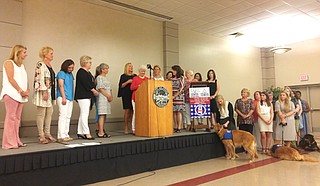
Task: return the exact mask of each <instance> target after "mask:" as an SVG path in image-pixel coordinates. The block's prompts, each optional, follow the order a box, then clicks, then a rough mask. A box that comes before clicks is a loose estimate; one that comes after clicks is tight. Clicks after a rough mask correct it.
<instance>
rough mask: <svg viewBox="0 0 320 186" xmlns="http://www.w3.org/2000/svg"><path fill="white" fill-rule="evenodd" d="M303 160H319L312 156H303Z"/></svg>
mask: <svg viewBox="0 0 320 186" xmlns="http://www.w3.org/2000/svg"><path fill="white" fill-rule="evenodd" d="M303 161H309V162H319V160H317V159H316V158H314V157H310V156H303Z"/></svg>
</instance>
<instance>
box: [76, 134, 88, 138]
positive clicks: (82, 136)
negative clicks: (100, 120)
mask: <svg viewBox="0 0 320 186" xmlns="http://www.w3.org/2000/svg"><path fill="white" fill-rule="evenodd" d="M77 136H78V139H80V138H81V139H86V138H87V136H86V135H81V134H77Z"/></svg>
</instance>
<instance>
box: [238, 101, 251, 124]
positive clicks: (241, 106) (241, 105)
mask: <svg viewBox="0 0 320 186" xmlns="http://www.w3.org/2000/svg"><path fill="white" fill-rule="evenodd" d="M236 109H238V110H239V111H240V112H241V113H242V114H248V113H249V112H250V111H251V110H254V105H253V100H252V99H248V100H246V101H242V100H241V98H239V99H237V101H236V103H235V109H234V110H236ZM237 123H238V125H241V124H250V125H253V124H254V121H253V115H251V116H249V117H247V118H245V119H244V118H242V117H241V116H240V115H238V117H237Z"/></svg>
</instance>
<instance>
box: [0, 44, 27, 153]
mask: <svg viewBox="0 0 320 186" xmlns="http://www.w3.org/2000/svg"><path fill="white" fill-rule="evenodd" d="M26 57H27V48H26V47H24V46H22V45H16V46H14V47H13V48H12V49H11V52H10V56H9V59H8V60H6V61H5V62H4V65H3V87H2V91H1V94H0V100H3V101H4V104H5V108H6V118H5V120H4V128H3V137H2V148H3V149H16V148H19V147H25V146H26V144H24V143H22V142H21V140H20V138H19V127H20V120H21V113H22V108H23V104H24V103H25V102H27V101H28V96H29V88H28V78H27V72H26V70H25V68H24V65H23V60H24V59H25V58H26Z"/></svg>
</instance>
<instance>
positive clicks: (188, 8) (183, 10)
mask: <svg viewBox="0 0 320 186" xmlns="http://www.w3.org/2000/svg"><path fill="white" fill-rule="evenodd" d="M173 11H175V12H177V13H181V14H184V15H190V14H192V13H193V12H197V11H198V10H197V9H196V8H194V7H192V6H189V5H183V6H181V7H179V8H176V9H174V10H173Z"/></svg>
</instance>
